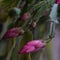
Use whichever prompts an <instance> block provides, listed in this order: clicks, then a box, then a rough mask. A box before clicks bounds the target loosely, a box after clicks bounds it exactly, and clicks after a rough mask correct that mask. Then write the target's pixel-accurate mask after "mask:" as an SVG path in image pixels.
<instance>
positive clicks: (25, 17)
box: [21, 13, 31, 21]
mask: <svg viewBox="0 0 60 60" xmlns="http://www.w3.org/2000/svg"><path fill="white" fill-rule="evenodd" d="M30 16H31V15H30V13H24V14H23V15H22V17H21V20H22V21H26V20H27V19H29V18H30Z"/></svg>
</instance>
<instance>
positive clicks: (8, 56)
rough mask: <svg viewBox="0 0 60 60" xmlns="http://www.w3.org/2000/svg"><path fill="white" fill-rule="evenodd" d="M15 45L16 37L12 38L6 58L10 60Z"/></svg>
mask: <svg viewBox="0 0 60 60" xmlns="http://www.w3.org/2000/svg"><path fill="white" fill-rule="evenodd" d="M15 45H16V38H14V39H13V46H12V47H11V49H10V51H9V53H8V55H7V57H6V60H10V57H11V54H12V51H13V49H14V48H15Z"/></svg>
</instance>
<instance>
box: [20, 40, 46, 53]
mask: <svg viewBox="0 0 60 60" xmlns="http://www.w3.org/2000/svg"><path fill="white" fill-rule="evenodd" d="M45 45H46V43H45V42H44V41H42V40H33V41H29V42H27V44H26V45H24V47H23V48H22V49H21V50H20V51H19V54H24V53H30V52H36V51H38V50H40V49H42V48H43V47H45Z"/></svg>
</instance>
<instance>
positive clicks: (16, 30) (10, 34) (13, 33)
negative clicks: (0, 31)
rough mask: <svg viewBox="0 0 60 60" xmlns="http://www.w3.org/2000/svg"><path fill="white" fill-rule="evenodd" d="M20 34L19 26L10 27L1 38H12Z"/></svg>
mask: <svg viewBox="0 0 60 60" xmlns="http://www.w3.org/2000/svg"><path fill="white" fill-rule="evenodd" d="M21 34H22V31H21V29H20V28H19V27H15V28H12V29H10V30H8V31H7V32H6V34H5V35H4V36H3V38H2V39H8V38H14V37H17V36H19V35H21Z"/></svg>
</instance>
